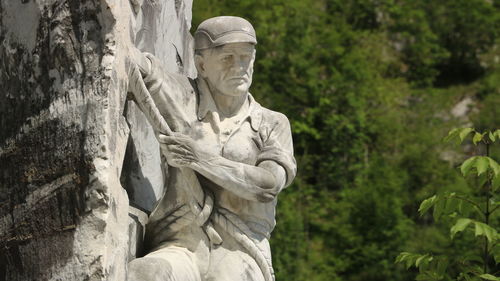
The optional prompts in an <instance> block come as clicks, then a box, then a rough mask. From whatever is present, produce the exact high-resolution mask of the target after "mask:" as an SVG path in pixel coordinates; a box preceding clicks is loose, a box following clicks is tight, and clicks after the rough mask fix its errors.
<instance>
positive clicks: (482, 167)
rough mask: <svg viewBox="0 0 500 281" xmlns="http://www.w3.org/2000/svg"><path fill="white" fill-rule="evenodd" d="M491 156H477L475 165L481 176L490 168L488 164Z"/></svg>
mask: <svg viewBox="0 0 500 281" xmlns="http://www.w3.org/2000/svg"><path fill="white" fill-rule="evenodd" d="M489 159H491V158H488V157H482V156H479V157H477V160H476V161H475V163H474V164H475V166H476V170H477V175H478V176H480V175H481V174H482V173H484V172H486V171H487V170H488V166H489V163H490V161H488V160H489Z"/></svg>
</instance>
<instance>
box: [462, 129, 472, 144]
mask: <svg viewBox="0 0 500 281" xmlns="http://www.w3.org/2000/svg"><path fill="white" fill-rule="evenodd" d="M473 131H474V129H472V128H463V129H460V133H459V136H460V141H461V142H463V141H464V139H465V138H466V137H467V135H468V134H470V133H471V132H473Z"/></svg>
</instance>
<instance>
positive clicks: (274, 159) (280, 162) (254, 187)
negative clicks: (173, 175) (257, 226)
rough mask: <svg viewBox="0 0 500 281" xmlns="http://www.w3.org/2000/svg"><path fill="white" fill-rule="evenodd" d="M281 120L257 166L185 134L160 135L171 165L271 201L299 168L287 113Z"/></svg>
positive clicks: (245, 195) (240, 193)
mask: <svg viewBox="0 0 500 281" xmlns="http://www.w3.org/2000/svg"><path fill="white" fill-rule="evenodd" d="M283 117H284V115H283ZM285 122H286V123H285ZM280 123H281V125H280V126H278V128H275V130H274V131H275V132H273V133H272V135H271V136H270V140H269V141H268V143H269V145H268V146H267V147H264V150H263V152H262V153H261V155H259V157H258V158H259V160H258V162H257V165H256V166H253V165H248V164H245V163H240V162H237V161H232V160H229V159H226V158H224V157H222V156H220V155H214V154H211V153H209V152H206V150H204V149H203V148H202V147H200V146H199V145H198V144H197V143H195V142H194V141H193V140H192V139H191V138H190V137H188V136H185V135H181V134H176V135H174V136H160V137H159V140H160V142H161V143H162V150H163V151H164V153H165V156H166V157H167V162H168V163H169V164H170V165H172V166H175V167H189V168H192V169H193V170H195V171H197V172H198V173H200V174H201V175H203V176H204V177H206V178H208V179H209V180H211V181H212V182H214V183H216V184H217V185H219V186H221V187H222V188H224V189H226V190H228V191H231V192H232V193H234V194H236V195H237V196H239V197H241V198H244V199H247V200H252V201H260V202H269V201H272V200H273V199H274V198H275V197H276V196H277V195H278V193H279V192H280V191H281V189H283V187H285V186H286V185H288V184H289V183H290V182H291V180H292V179H293V177H294V176H295V169H296V167H295V160H294V158H293V148H292V144H291V133H290V125H289V123H288V120H286V117H285V119H284V120H281V122H280Z"/></svg>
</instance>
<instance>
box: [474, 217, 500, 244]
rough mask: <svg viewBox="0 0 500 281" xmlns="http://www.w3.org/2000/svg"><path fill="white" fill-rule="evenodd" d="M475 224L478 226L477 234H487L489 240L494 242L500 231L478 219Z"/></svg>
mask: <svg viewBox="0 0 500 281" xmlns="http://www.w3.org/2000/svg"><path fill="white" fill-rule="evenodd" d="M474 224H475V226H476V227H475V235H476V236H481V235H483V236H486V238H487V239H488V241H489V242H493V241H495V240H496V239H497V237H498V233H497V231H496V230H495V229H494V228H492V227H491V226H489V225H487V224H485V223H482V222H478V221H476V222H474Z"/></svg>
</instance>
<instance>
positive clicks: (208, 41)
mask: <svg viewBox="0 0 500 281" xmlns="http://www.w3.org/2000/svg"><path fill="white" fill-rule="evenodd" d="M229 43H251V44H257V38H256V36H255V30H254V29H253V26H252V25H251V24H250V23H249V22H248V21H247V20H246V19H244V18H240V17H231V16H222V17H215V18H210V19H207V20H205V21H203V22H202V23H200V25H199V26H198V29H197V30H196V32H195V33H194V49H195V50H202V49H208V48H213V47H217V46H221V45H224V44H229Z"/></svg>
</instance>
